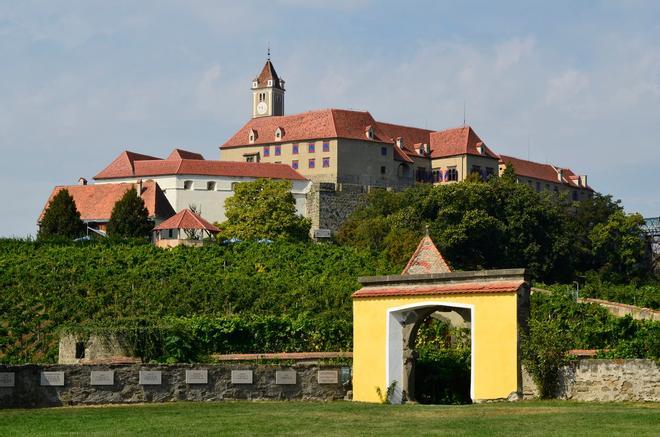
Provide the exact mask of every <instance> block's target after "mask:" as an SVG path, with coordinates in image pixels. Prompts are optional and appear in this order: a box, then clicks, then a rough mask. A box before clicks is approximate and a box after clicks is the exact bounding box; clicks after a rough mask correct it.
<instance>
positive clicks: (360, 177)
mask: <svg viewBox="0 0 660 437" xmlns="http://www.w3.org/2000/svg"><path fill="white" fill-rule="evenodd" d="M284 94H285V88H284V80H282V79H281V78H280V77H279V75H278V74H277V72H276V71H275V67H274V66H273V63H272V62H271V60H270V59H268V60H267V61H266V64H265V65H264V66H263V68H262V70H261V72H260V74H259V75H258V76H257V77H256V78H255V79H254V80H253V81H252V117H251V119H250V120H249V121H248V122H247V123H246V124H245V125H244V126H243V127H242V128H240V129H239V130H238V131H237V132H236V133H235V134H234V135H233V136H231V138H229V139H228V140H227V141H225V142H224V143H223V144H222V145H220V159H221V160H222V161H244V162H262V163H263V162H268V163H281V164H286V165H289V166H291V168H293V169H295V170H296V171H298V172H299V173H300V174H302V175H303V176H305V177H306V178H308V179H309V180H310V181H311V182H312V187H311V189H310V194H309V195H308V199H307V206H308V216H309V217H311V218H312V228H313V229H330V230H332V231H334V230H336V229H337V228H338V226H339V225H340V224H341V222H342V221H343V220H344V219H345V218H346V217H347V215H348V214H349V213H350V212H351V211H352V210H353V209H354V208H355V207H356V205H357V203H358V200H357V199H358V197H359V196H357V194H359V193H362V192H366V191H369V190H371V189H374V188H386V189H394V190H399V189H403V188H405V187H409V186H411V185H413V184H416V183H434V184H449V183H454V182H458V181H462V180H464V179H465V178H467V177H468V176H469V175H470V174H472V173H476V174H478V175H479V176H480V177H482V178H484V179H486V178H488V177H490V176H491V175H495V176H498V175H500V174H501V173H502V172H503V171H504V170H505V168H506V167H507V166H509V165H512V166H513V169H514V172H515V173H516V176H517V179H518V182H519V183H525V184H528V185H529V186H530V187H532V189H535V190H536V191H539V192H540V191H551V192H555V193H558V192H568V195H569V197H570V198H571V199H572V200H581V199H585V198H588V197H590V196H591V194H592V192H593V190H592V189H591V188H590V187H589V185H587V177H586V176H578V175H576V174H575V173H574V172H573V171H571V170H570V169H567V168H560V167H557V166H553V165H551V164H541V163H536V162H532V161H527V160H522V159H519V158H514V157H510V156H504V155H498V154H497V153H495V152H494V151H493V150H491V149H490V148H489V147H488V146H487V145H486V144H485V143H484V141H483V140H482V139H481V138H480V137H479V136H478V135H477V133H476V132H475V131H474V129H472V127H470V126H460V127H456V128H452V129H445V130H440V131H434V130H429V129H421V128H417V127H410V126H403V125H398V124H392V123H384V122H381V121H377V120H375V119H374V118H373V117H372V116H371V114H370V113H369V112H362V111H352V110H344V109H322V110H315V111H309V112H303V113H300V114H293V115H285V114H284Z"/></svg>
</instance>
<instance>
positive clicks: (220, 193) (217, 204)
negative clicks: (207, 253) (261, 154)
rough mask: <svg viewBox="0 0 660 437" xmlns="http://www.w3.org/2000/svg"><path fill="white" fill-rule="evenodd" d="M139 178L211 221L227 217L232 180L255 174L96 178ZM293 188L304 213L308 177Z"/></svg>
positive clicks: (178, 205) (179, 207)
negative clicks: (188, 183) (186, 184)
mask: <svg viewBox="0 0 660 437" xmlns="http://www.w3.org/2000/svg"><path fill="white" fill-rule="evenodd" d="M138 179H142V180H144V181H146V180H153V181H155V182H156V183H157V184H158V186H159V187H160V189H161V190H163V193H164V194H165V197H167V200H168V201H169V202H170V204H171V205H172V208H174V210H175V211H176V212H179V211H181V210H183V209H186V208H189V207H190V206H191V205H195V206H196V207H197V208H198V210H200V212H201V215H202V217H204V218H205V219H206V220H208V221H209V222H211V223H214V222H223V221H225V220H226V219H227V217H226V216H225V200H226V199H227V198H228V197H231V196H233V195H234V191H233V190H232V184H234V183H240V182H249V181H253V180H255V178H244V177H241V178H237V177H227V176H199V175H168V176H149V177H144V178H125V179H106V180H99V181H97V182H96V183H97V184H108V183H122V182H128V183H135V182H137V181H138ZM185 181H192V188H191V189H190V190H186V189H184V182H185ZM208 182H215V190H212V191H210V190H208V189H207V183H208ZM292 182H293V188H292V190H291V193H292V194H293V197H294V199H295V200H296V211H297V213H298V214H300V215H303V216H306V210H307V202H306V197H305V195H306V194H307V192H308V191H309V189H310V186H311V182H310V181H306V180H303V181H292Z"/></svg>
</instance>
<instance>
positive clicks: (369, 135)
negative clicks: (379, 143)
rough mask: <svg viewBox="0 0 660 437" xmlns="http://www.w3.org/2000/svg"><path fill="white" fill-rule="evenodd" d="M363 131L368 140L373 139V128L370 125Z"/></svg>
mask: <svg viewBox="0 0 660 437" xmlns="http://www.w3.org/2000/svg"><path fill="white" fill-rule="evenodd" d="M364 133H365V135H366V136H367V139H369V140H373V139H374V130H373V128H372V127H371V126H367V128H366V129H365V130H364Z"/></svg>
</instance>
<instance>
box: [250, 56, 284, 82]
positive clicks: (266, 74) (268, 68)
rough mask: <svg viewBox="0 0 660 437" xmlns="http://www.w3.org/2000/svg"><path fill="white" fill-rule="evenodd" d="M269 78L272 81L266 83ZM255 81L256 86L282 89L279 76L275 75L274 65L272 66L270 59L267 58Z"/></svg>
mask: <svg viewBox="0 0 660 437" xmlns="http://www.w3.org/2000/svg"><path fill="white" fill-rule="evenodd" d="M269 80H270V81H272V82H271V85H268V81H269ZM255 82H257V87H258V88H262V87H266V86H272V87H273V88H279V89H282V87H281V85H280V78H279V77H278V76H277V72H276V71H275V67H274V66H273V63H272V62H270V59H269V60H267V61H266V63H265V64H264V68H262V69H261V73H259V76H257V78H256V79H255Z"/></svg>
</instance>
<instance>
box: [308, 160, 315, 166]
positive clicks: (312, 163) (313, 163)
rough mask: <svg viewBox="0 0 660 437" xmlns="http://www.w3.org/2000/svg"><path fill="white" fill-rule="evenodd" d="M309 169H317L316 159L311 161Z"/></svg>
mask: <svg viewBox="0 0 660 437" xmlns="http://www.w3.org/2000/svg"><path fill="white" fill-rule="evenodd" d="M308 167H309V168H314V167H316V160H314V158H312V159H310V160H309V165H308Z"/></svg>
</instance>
